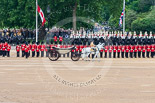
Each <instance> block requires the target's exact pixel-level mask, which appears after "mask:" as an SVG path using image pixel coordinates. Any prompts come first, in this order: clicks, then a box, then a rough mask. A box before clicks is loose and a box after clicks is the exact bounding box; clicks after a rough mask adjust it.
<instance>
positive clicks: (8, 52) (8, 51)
mask: <svg viewBox="0 0 155 103" xmlns="http://www.w3.org/2000/svg"><path fill="white" fill-rule="evenodd" d="M10 50H11V45H10V44H8V46H7V57H10Z"/></svg>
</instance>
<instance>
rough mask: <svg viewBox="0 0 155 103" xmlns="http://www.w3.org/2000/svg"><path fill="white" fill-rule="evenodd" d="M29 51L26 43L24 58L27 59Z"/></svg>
mask: <svg viewBox="0 0 155 103" xmlns="http://www.w3.org/2000/svg"><path fill="white" fill-rule="evenodd" d="M29 50H30V48H29V45H28V43H26V46H25V57H26V59H27V58H28V57H29Z"/></svg>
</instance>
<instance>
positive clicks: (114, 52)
mask: <svg viewBox="0 0 155 103" xmlns="http://www.w3.org/2000/svg"><path fill="white" fill-rule="evenodd" d="M113 47H114V48H113V58H116V52H117V46H116V45H114V46H113Z"/></svg>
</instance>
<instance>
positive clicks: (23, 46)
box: [21, 43, 26, 57]
mask: <svg viewBox="0 0 155 103" xmlns="http://www.w3.org/2000/svg"><path fill="white" fill-rule="evenodd" d="M25 47H26V44H25V43H23V44H22V45H21V50H22V57H24V56H25Z"/></svg>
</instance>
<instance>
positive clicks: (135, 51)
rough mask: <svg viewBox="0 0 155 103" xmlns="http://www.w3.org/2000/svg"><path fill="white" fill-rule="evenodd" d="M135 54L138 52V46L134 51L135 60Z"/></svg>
mask: <svg viewBox="0 0 155 103" xmlns="http://www.w3.org/2000/svg"><path fill="white" fill-rule="evenodd" d="M137 52H138V45H135V49H134V57H135V58H137Z"/></svg>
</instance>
